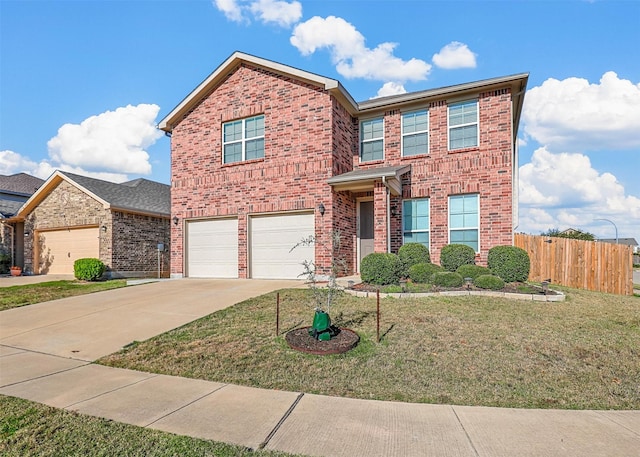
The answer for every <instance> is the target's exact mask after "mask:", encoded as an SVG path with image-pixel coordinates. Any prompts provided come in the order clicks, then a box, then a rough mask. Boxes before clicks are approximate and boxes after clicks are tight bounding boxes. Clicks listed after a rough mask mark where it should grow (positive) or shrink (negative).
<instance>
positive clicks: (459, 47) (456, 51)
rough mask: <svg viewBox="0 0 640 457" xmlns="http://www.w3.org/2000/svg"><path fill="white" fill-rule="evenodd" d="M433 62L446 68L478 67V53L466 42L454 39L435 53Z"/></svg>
mask: <svg viewBox="0 0 640 457" xmlns="http://www.w3.org/2000/svg"><path fill="white" fill-rule="evenodd" d="M433 63H434V64H436V66H437V67H440V68H444V69H446V70H454V69H457V68H476V54H474V53H473V52H471V50H470V49H469V46H467V45H466V44H464V43H460V42H459V41H452V42H451V43H449V44H448V45H446V46H444V47H443V48H442V49H440V52H438V53H436V54H434V55H433Z"/></svg>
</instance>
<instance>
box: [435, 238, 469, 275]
mask: <svg viewBox="0 0 640 457" xmlns="http://www.w3.org/2000/svg"><path fill="white" fill-rule="evenodd" d="M475 261H476V252H475V251H474V250H473V248H472V247H470V246H467V245H466V244H447V245H446V246H444V247H443V248H442V250H441V251H440V265H442V266H443V267H444V268H445V269H446V270H449V271H456V270H457V269H458V268H459V267H460V266H462V265H473V264H474V263H475Z"/></svg>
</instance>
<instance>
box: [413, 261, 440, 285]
mask: <svg viewBox="0 0 640 457" xmlns="http://www.w3.org/2000/svg"><path fill="white" fill-rule="evenodd" d="M442 270H443V268H442V267H441V266H440V265H436V264H433V263H417V264H415V265H413V266H411V268H409V279H411V280H412V281H413V282H415V283H423V284H430V283H431V276H433V274H434V273H437V272H439V271H442Z"/></svg>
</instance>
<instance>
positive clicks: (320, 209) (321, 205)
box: [318, 203, 325, 216]
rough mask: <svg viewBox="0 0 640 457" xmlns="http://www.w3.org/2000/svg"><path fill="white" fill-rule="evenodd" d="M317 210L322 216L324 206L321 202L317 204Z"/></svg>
mask: <svg viewBox="0 0 640 457" xmlns="http://www.w3.org/2000/svg"><path fill="white" fill-rule="evenodd" d="M318 212H319V213H320V216H324V212H325V208H324V205H323V204H322V203H320V204H319V205H318Z"/></svg>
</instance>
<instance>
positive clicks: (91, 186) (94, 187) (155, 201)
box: [60, 171, 171, 216]
mask: <svg viewBox="0 0 640 457" xmlns="http://www.w3.org/2000/svg"><path fill="white" fill-rule="evenodd" d="M60 173H61V174H63V175H64V176H66V177H67V178H69V179H70V180H72V181H74V182H75V183H76V184H78V185H79V186H82V187H84V188H85V189H87V190H88V191H89V192H91V193H92V194H94V195H95V196H96V197H99V198H101V199H103V200H104V201H106V202H108V203H109V204H111V206H112V207H114V208H118V209H127V210H131V211H140V212H143V213H154V214H162V215H166V216H169V215H170V214H171V188H170V187H169V186H168V185H167V184H162V183H159V182H155V181H149V180H148V179H143V178H139V179H134V180H133V181H128V182H124V183H121V184H116V183H112V182H109V181H103V180H101V179H96V178H89V177H87V176H81V175H76V174H74V173H69V172H66V171H61V172H60Z"/></svg>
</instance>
